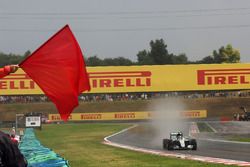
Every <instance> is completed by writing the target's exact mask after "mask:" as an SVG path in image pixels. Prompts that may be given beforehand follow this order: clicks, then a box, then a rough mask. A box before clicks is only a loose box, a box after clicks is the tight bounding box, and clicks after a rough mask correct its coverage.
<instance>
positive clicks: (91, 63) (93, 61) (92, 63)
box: [86, 56, 103, 66]
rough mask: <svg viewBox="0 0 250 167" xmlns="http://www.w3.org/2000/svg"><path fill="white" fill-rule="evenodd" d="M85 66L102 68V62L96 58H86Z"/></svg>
mask: <svg viewBox="0 0 250 167" xmlns="http://www.w3.org/2000/svg"><path fill="white" fill-rule="evenodd" d="M86 65H87V66H102V65H103V60H102V59H100V58H98V57H97V56H92V57H88V58H87V59H86Z"/></svg>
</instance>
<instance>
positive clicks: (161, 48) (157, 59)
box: [149, 39, 173, 64]
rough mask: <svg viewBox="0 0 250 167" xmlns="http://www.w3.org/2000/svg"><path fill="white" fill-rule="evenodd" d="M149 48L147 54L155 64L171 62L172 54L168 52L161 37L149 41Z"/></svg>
mask: <svg viewBox="0 0 250 167" xmlns="http://www.w3.org/2000/svg"><path fill="white" fill-rule="evenodd" d="M150 48H151V51H150V52H149V56H150V57H151V58H152V59H153V60H154V63H155V64H173V54H169V53H168V50H167V45H166V44H165V42H164V40H163V39H156V40H155V41H153V40H152V41H150Z"/></svg>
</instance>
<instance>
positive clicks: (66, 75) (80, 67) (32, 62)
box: [19, 25, 90, 121]
mask: <svg viewBox="0 0 250 167" xmlns="http://www.w3.org/2000/svg"><path fill="white" fill-rule="evenodd" d="M19 67H21V68H22V69H23V70H24V71H25V72H26V73H27V75H29V77H30V78H31V79H32V80H34V81H35V82H36V84H37V85H38V86H39V87H40V88H41V89H42V90H43V92H44V93H45V94H46V95H47V96H48V97H49V98H50V100H51V101H52V102H53V103H54V104H55V105H56V107H57V109H58V111H59V113H60V115H61V118H62V119H63V120H65V121H66V120H67V119H68V117H69V116H70V114H71V112H72V111H73V109H74V108H75V107H76V106H78V95H79V94H81V93H82V92H83V91H86V90H88V91H89V90H90V84H89V77H88V74H87V71H86V67H85V63H84V59H83V54H82V52H81V49H80V46H79V44H78V42H77V40H76V39H75V37H74V35H73V33H72V31H71V30H70V28H69V26H68V25H66V26H65V27H63V28H62V29H61V30H60V31H58V32H57V33H56V34H55V35H53V36H52V37H51V38H50V39H49V40H48V41H47V42H45V43H44V44H43V45H42V46H40V47H39V48H38V49H37V50H36V51H35V52H34V53H32V54H31V55H30V56H29V57H28V58H26V59H25V60H24V61H23V62H22V63H20V64H19Z"/></svg>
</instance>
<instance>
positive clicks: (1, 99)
mask: <svg viewBox="0 0 250 167" xmlns="http://www.w3.org/2000/svg"><path fill="white" fill-rule="evenodd" d="M249 96H250V91H223V92H218V91H214V92H212V91H210V92H150V93H112V94H82V95H80V96H79V101H80V102H100V101H110V102H112V101H127V100H148V99H157V98H167V97H181V98H186V99H195V98H216V97H225V98H227V97H229V98H232V97H249ZM49 101H50V100H49V99H48V98H47V96H45V95H33V96H30V95H22V96H0V104H10V103H43V102H49Z"/></svg>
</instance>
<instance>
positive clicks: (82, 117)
mask: <svg viewBox="0 0 250 167" xmlns="http://www.w3.org/2000/svg"><path fill="white" fill-rule="evenodd" d="M180 114H181V117H183V118H206V117H207V110H189V111H183V112H181V113H180ZM154 118H157V114H156V115H155V112H149V111H129V112H99V113H72V114H70V116H69V121H123V120H149V119H154ZM49 120H50V121H52V122H53V121H62V120H61V117H60V115H59V114H49Z"/></svg>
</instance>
